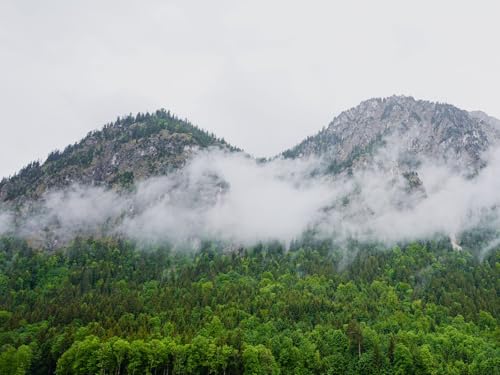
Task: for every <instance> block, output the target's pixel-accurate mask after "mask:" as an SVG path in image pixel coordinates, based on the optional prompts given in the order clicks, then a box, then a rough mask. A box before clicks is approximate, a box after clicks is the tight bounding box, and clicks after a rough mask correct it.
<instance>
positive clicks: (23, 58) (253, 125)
mask: <svg viewBox="0 0 500 375" xmlns="http://www.w3.org/2000/svg"><path fill="white" fill-rule="evenodd" d="M499 4H500V2H499V1H496V0H492V1H457V0H455V1H452V0H449V1H448V0H446V1H436V0H434V1H427V0H425V1H402V0H399V1H368V0H367V1H300V2H299V1H297V2H295V1H290V0H287V1H270V0H267V1H260V0H258V1H256V0H252V1H201V0H200V1H186V0H179V1H168V0H166V1H124V0H120V1H103V0H99V1H93V0H92V1H89V0H86V1H68V0H62V1H52V0H47V1H37V0H32V1H27V0H0V109H1V120H0V121H1V122H0V124H1V125H0V126H1V134H0V176H6V175H9V174H12V173H14V172H15V171H16V170H18V169H19V168H20V167H22V166H23V165H25V164H27V163H28V162H29V161H31V160H34V159H41V160H43V159H44V158H45V157H46V156H47V154H48V153H49V152H50V151H52V150H54V149H56V148H59V149H61V148H64V146H66V145H67V144H69V143H74V142H75V141H77V140H79V139H80V138H81V137H83V136H84V135H85V134H86V133H87V132H88V131H90V130H93V129H96V128H100V127H101V126H102V125H103V124H104V123H106V122H109V121H112V120H114V119H115V118H116V116H117V115H123V114H127V113H130V112H132V113H136V112H138V111H140V112H145V111H153V110H155V109H158V108H162V107H164V108H166V109H170V110H171V111H173V112H174V113H176V114H177V115H179V116H180V117H182V118H188V119H189V120H191V121H192V122H193V123H195V124H197V125H199V126H200V127H202V128H205V129H207V130H209V131H213V132H215V133H216V134H217V135H219V136H222V137H225V138H226V140H228V141H230V142H231V143H232V144H234V145H236V146H239V147H242V148H244V149H245V150H247V151H248V152H250V153H252V154H254V155H256V156H270V155H274V154H276V153H279V152H280V151H282V150H284V149H285V148H288V147H290V146H292V145H294V144H295V143H297V142H299V141H300V140H301V139H302V138H304V137H305V136H307V135H311V134H313V133H315V132H316V131H318V130H320V129H321V128H322V127H323V126H326V125H327V124H328V123H329V122H330V121H331V119H332V118H333V117H334V116H335V115H336V114H338V113H339V112H340V111H342V110H344V109H348V108H350V107H352V106H355V105H357V104H358V103H359V102H360V101H362V100H364V99H368V98H370V97H380V96H390V95H392V94H405V95H412V96H414V97H416V98H421V99H429V100H437V101H443V102H449V103H452V104H455V105H457V106H459V107H462V108H464V109H468V110H472V109H481V110H484V111H486V112H487V113H489V114H490V115H493V116H496V117H500V95H499V88H500V20H499V17H500V5H499Z"/></svg>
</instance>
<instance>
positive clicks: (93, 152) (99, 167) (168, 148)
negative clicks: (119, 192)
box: [0, 110, 238, 202]
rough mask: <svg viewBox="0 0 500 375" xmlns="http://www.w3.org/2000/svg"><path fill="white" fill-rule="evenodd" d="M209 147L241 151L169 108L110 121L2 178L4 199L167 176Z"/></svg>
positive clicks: (0, 198) (1, 197)
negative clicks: (8, 176)
mask: <svg viewBox="0 0 500 375" xmlns="http://www.w3.org/2000/svg"><path fill="white" fill-rule="evenodd" d="M209 146H215V147H220V148H223V149H227V150H232V151H236V150H238V149H237V148H235V147H233V146H231V145H229V144H228V143H227V142H225V141H224V140H223V139H220V138H216V137H215V135H213V134H209V133H208V132H206V131H204V130H201V129H199V128H198V127H196V126H194V125H192V124H190V123H189V122H188V121H183V120H180V119H178V118H177V117H175V116H173V115H172V114H170V112H167V111H165V110H159V111H156V112H155V113H154V114H149V113H147V114H138V115H137V116H132V115H130V116H128V117H126V118H124V119H120V118H118V119H117V121H116V122H114V123H110V124H107V125H105V126H104V127H103V128H102V130H98V131H93V132H90V133H89V134H88V135H87V136H86V137H85V138H83V139H82V140H81V141H80V142H78V143H75V144H74V145H69V146H68V147H66V148H65V149H64V151H62V152H60V151H54V152H52V153H51V154H50V155H49V156H48V158H47V160H46V161H45V162H44V163H40V162H38V161H35V162H32V163H30V164H29V165H28V166H26V167H25V168H23V169H22V170H21V171H20V172H19V173H17V174H16V175H14V176H13V177H10V178H4V179H3V180H2V181H1V182H0V202H1V201H13V200H16V199H18V198H27V197H29V198H38V197H40V196H41V195H42V194H43V193H44V192H46V191H47V190H49V189H51V188H61V187H64V186H68V185H71V184H74V183H79V184H84V185H105V186H114V187H126V186H128V185H131V184H133V182H134V181H135V180H142V179H145V178H147V177H150V176H155V175H162V174H167V173H168V172H169V171H171V170H173V169H177V168H179V167H181V166H182V165H184V163H185V162H186V160H187V159H188V157H189V156H190V155H191V154H192V152H193V150H195V149H198V148H206V147H209Z"/></svg>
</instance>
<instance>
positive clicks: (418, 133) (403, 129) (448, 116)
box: [283, 96, 500, 174]
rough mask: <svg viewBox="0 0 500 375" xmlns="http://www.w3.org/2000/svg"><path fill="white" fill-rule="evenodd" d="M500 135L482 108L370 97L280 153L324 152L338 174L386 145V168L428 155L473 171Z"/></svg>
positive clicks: (406, 165) (407, 166) (495, 122)
mask: <svg viewBox="0 0 500 375" xmlns="http://www.w3.org/2000/svg"><path fill="white" fill-rule="evenodd" d="M499 140H500V126H498V120H496V119H494V118H491V117H489V116H487V115H485V114H483V113H481V112H473V113H469V112H467V111H464V110H461V109H458V108H456V107H454V106H452V105H449V104H441V103H432V102H428V101H423V100H415V99H413V98H412V97H403V96H392V97H390V98H385V99H370V100H367V101H364V102H362V103H361V104H360V105H358V106H357V107H355V108H352V109H350V110H348V111H345V112H342V113H341V114H340V115H339V116H337V117H336V118H335V119H334V120H333V121H332V122H331V123H330V125H329V126H328V127H327V128H325V129H324V130H322V131H320V132H319V133H318V134H317V135H315V136H312V137H309V138H307V139H306V140H304V141H303V142H302V143H300V144H298V145H297V146H295V147H293V148H292V149H289V150H287V151H285V152H284V153H283V156H284V157H288V158H298V157H304V156H309V155H316V156H323V157H326V158H327V159H328V160H329V163H330V171H331V172H334V173H339V172H343V171H346V170H348V169H350V168H356V167H360V166H362V165H364V164H367V163H369V162H371V161H372V156H373V155H374V154H375V153H376V152H377V150H380V149H382V148H385V152H386V153H387V152H388V153H391V154H392V155H391V156H392V159H393V162H394V165H393V166H390V167H396V168H399V169H402V170H403V171H404V173H406V172H407V171H408V170H411V169H412V168H413V167H414V164H415V163H418V162H419V160H422V159H424V158H427V159H432V160H434V161H436V162H444V163H446V164H448V165H449V166H452V167H454V168H457V169H460V170H462V171H463V172H464V174H474V173H475V172H476V171H477V170H478V169H480V168H481V167H483V166H484V163H485V159H484V158H483V153H484V152H485V151H486V150H488V149H489V147H490V146H491V145H493V144H497V143H498V142H499Z"/></svg>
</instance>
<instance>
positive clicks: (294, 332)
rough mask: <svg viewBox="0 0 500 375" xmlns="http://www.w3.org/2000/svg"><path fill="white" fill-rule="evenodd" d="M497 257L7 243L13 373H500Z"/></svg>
mask: <svg viewBox="0 0 500 375" xmlns="http://www.w3.org/2000/svg"><path fill="white" fill-rule="evenodd" d="M499 280H500V251H498V250H497V251H493V252H491V253H489V255H488V256H487V257H486V259H484V260H483V261H482V262H480V261H479V260H478V259H477V257H476V256H474V255H472V253H471V252H470V251H462V252H457V251H453V250H452V249H451V247H450V245H449V242H448V241H447V240H446V239H445V240H443V241H439V240H435V241H425V242H418V243H417V242H416V243H412V244H409V245H407V246H401V247H392V248H385V247H383V246H375V245H361V244H358V243H355V242H353V243H351V244H348V245H346V247H345V248H344V249H343V250H342V251H341V248H339V247H335V246H332V245H331V244H329V243H328V242H317V241H301V242H300V243H298V242H295V243H293V244H292V246H291V249H290V250H288V251H285V249H284V248H283V247H282V246H281V245H279V244H277V243H271V244H268V245H257V246H254V247H251V248H240V249H237V250H234V251H231V252H227V251H224V250H223V249H222V248H221V247H220V246H219V245H217V243H212V242H206V243H204V244H203V245H202V248H201V249H200V251H199V252H196V253H187V252H173V251H172V250H170V248H169V247H168V246H166V245H165V246H162V247H159V248H149V249H139V248H137V247H136V246H134V245H133V244H131V243H128V242H124V241H117V240H98V241H97V240H92V239H76V240H75V241H74V242H73V243H72V244H71V245H69V246H67V247H66V248H62V249H59V250H58V251H56V252H47V251H43V250H33V249H31V248H30V247H29V246H28V245H27V244H26V243H25V242H22V241H18V240H14V239H9V238H4V239H3V240H2V241H1V242H0V310H1V311H0V348H1V349H0V373H1V374H6V375H7V374H51V373H54V372H55V373H56V374H58V375H62V374H157V375H160V374H162V375H163V374H464V375H465V374H484V375H490V374H491V375H492V374H498V373H499V371H500V347H499V342H500V325H499V322H498V317H499V316H500V315H499V313H500V299H499V298H498V290H499V289H498V287H499Z"/></svg>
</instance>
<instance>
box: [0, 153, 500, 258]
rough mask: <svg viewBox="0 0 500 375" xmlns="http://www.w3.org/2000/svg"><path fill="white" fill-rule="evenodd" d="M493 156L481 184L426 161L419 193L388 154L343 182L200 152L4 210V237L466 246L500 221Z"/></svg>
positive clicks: (303, 166) (304, 169)
mask: <svg viewBox="0 0 500 375" xmlns="http://www.w3.org/2000/svg"><path fill="white" fill-rule="evenodd" d="M486 157H487V160H488V164H487V166H486V167H485V168H483V169H482V170H481V171H480V172H479V174H478V175H477V176H476V177H475V178H473V179H471V178H467V177H464V176H462V175H460V174H458V173H457V172H456V169H454V168H450V167H448V166H447V165H446V164H445V163H438V164H436V163H435V162H434V163H433V162H430V161H425V160H421V161H420V164H419V167H418V168H417V169H416V172H417V173H418V176H419V178H420V179H421V180H422V181H423V185H422V186H421V187H418V188H417V189H410V188H409V186H408V181H407V180H406V179H405V178H404V177H403V174H402V172H401V170H399V169H398V168H393V167H392V166H395V165H397V163H396V161H395V153H394V152H388V151H387V149H384V150H381V151H380V152H379V153H378V154H377V155H376V156H375V158H374V160H375V161H376V162H374V163H372V164H371V165H368V166H365V167H363V168H358V169H355V171H354V173H353V174H352V175H349V176H348V175H342V176H337V177H333V176H329V175H325V174H322V173H314V172H318V171H319V170H321V169H323V168H324V166H325V163H326V162H325V161H324V160H321V159H314V158H311V159H307V160H283V159H276V160H273V161H269V162H265V163H259V162H257V161H255V160H254V159H252V158H250V157H248V156H246V155H244V154H242V153H225V152H222V151H218V150H210V151H200V152H198V153H197V154H196V156H194V157H193V159H192V160H191V161H190V162H189V163H188V164H187V165H186V167H185V168H183V169H181V170H179V171H177V172H176V173H173V174H170V175H168V176H162V177H155V178H151V179H148V180H145V181H142V182H139V183H138V184H137V185H136V186H135V187H134V189H133V191H129V192H117V191H114V190H109V189H105V188H103V187H95V186H93V187H84V186H78V185H75V186H72V187H70V188H67V189H65V190H61V191H53V192H49V193H47V194H46V195H45V196H44V198H43V199H42V200H41V201H40V202H38V203H36V204H34V205H33V206H32V207H31V208H30V209H24V210H21V212H25V213H24V214H21V215H17V216H16V218H15V223H16V224H15V227H14V226H13V214H12V213H10V212H8V211H5V210H4V211H3V213H2V214H0V233H6V232H8V231H12V230H15V232H16V234H17V235H19V236H22V237H25V238H29V239H36V240H40V241H47V240H49V241H52V243H53V244H55V245H57V244H59V243H61V242H66V241H68V240H70V239H71V238H73V237H75V236H76V235H92V236H108V235H114V236H123V237H127V238H131V239H134V240H137V241H140V242H149V243H151V242H161V241H170V242H174V243H183V244H185V243H197V242H198V241H200V240H202V239H220V240H223V241H228V242H230V243H234V244H238V245H251V244H254V243H257V242H260V241H267V240H275V239H276V240H279V241H282V242H284V243H289V242H290V241H291V240H293V239H297V238H299V237H300V235H301V234H302V233H303V232H304V231H305V230H307V229H312V228H314V229H315V232H316V233H318V236H321V237H324V238H326V237H328V238H333V239H336V240H337V241H344V240H347V239H349V238H354V239H358V240H362V241H379V242H384V243H387V244H392V243H396V242H399V241H408V240H414V239H424V238H429V237H432V236H435V235H446V236H449V237H450V238H457V239H458V241H460V234H461V233H463V232H464V231H466V230H469V229H472V228H474V227H476V226H478V225H487V226H488V227H489V228H493V229H496V228H497V227H498V224H499V222H498V215H497V207H498V206H499V205H500V176H499V175H498V173H497V171H498V170H500V150H496V151H494V152H491V153H490V154H489V155H487V156H486ZM387 166H391V167H390V168H388V167H387ZM28 212H29V213H28ZM485 251H488V250H485Z"/></svg>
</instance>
